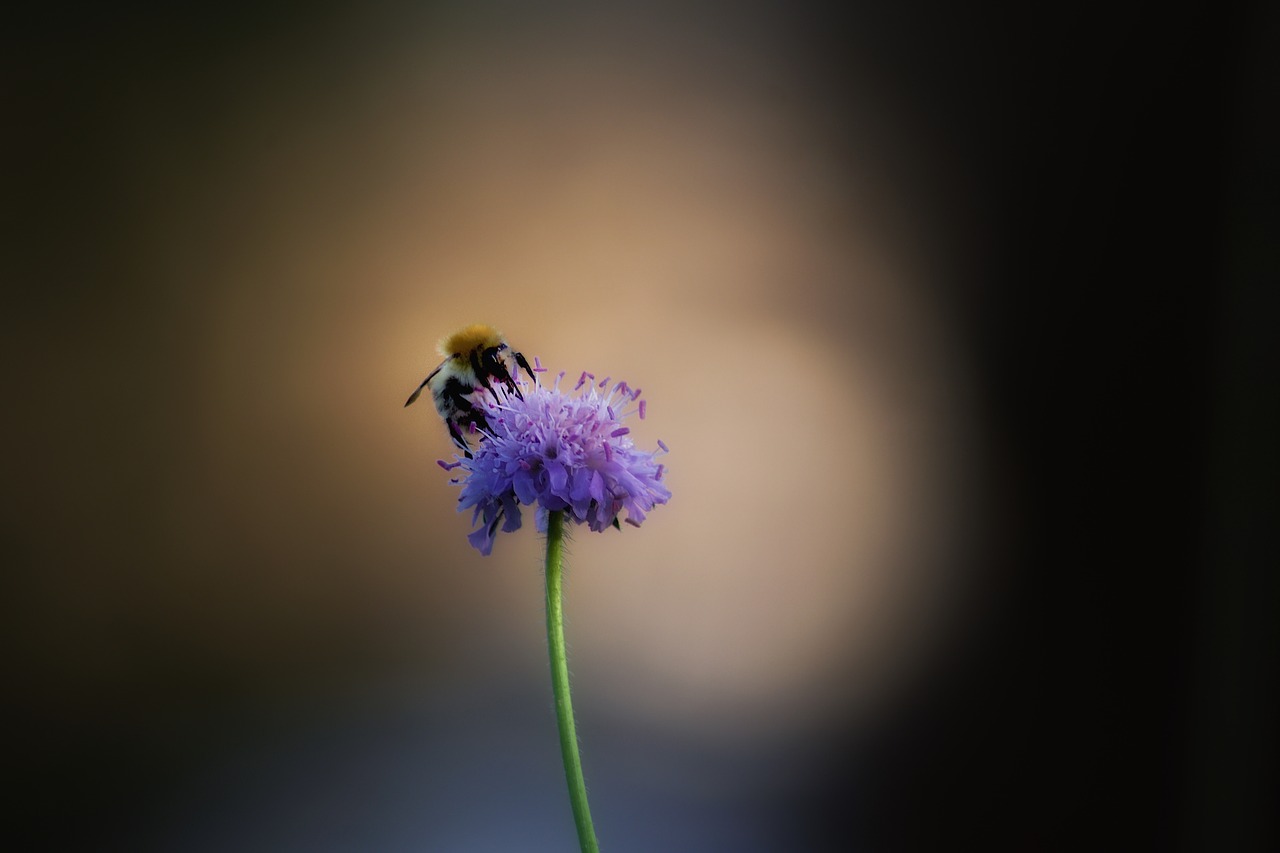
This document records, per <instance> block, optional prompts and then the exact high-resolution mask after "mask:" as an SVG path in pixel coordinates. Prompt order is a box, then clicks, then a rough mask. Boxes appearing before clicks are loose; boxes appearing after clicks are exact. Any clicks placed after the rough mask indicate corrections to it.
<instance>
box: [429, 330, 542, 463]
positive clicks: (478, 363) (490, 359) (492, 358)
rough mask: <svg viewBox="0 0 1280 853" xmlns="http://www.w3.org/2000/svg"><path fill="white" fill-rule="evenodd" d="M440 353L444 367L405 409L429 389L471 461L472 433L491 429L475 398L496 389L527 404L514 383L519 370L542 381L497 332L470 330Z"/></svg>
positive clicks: (443, 344)
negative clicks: (476, 395)
mask: <svg viewBox="0 0 1280 853" xmlns="http://www.w3.org/2000/svg"><path fill="white" fill-rule="evenodd" d="M439 350H440V354H441V355H442V356H444V361H442V362H440V366H439V367H437V368H436V369H435V370H433V371H431V373H429V374H428V375H427V378H426V379H424V380H422V384H421V385H419V386H418V387H417V389H416V390H415V391H414V392H413V393H412V394H410V395H409V399H408V400H407V401H406V402H405V405H406V406H408V405H410V404H411V403H413V401H414V400H417V399H418V395H420V394H421V393H422V389H423V388H427V387H430V388H431V396H432V397H433V398H434V399H435V403H436V411H437V412H439V413H440V417H442V418H444V423H445V426H446V427H448V428H449V437H450V438H452V439H453V443H454V444H456V445H458V447H459V448H461V449H462V452H463V453H464V454H466V455H467V456H468V457H470V456H471V447H470V445H468V444H467V438H466V436H467V433H468V432H475V431H476V430H484V429H488V426H489V425H488V423H487V422H486V421H485V417H484V412H483V411H482V410H481V408H480V407H479V406H477V405H476V403H475V401H474V399H473V398H474V395H475V394H477V393H480V392H482V391H488V392H489V393H493V389H494V386H495V385H500V386H502V387H504V388H506V389H507V391H509V392H513V393H515V395H516V396H517V397H520V398H521V399H524V395H523V394H521V393H520V389H519V387H517V385H516V380H515V377H516V376H518V375H519V372H520V369H523V370H524V372H525V373H527V374H529V378H530V379H532V380H534V381H535V382H536V381H537V379H536V378H535V377H534V375H533V370H532V369H531V368H530V367H529V362H528V361H526V360H525V357H524V356H523V355H521V354H520V353H518V352H516V351H515V350H513V349H512V348H511V347H510V346H509V345H508V344H507V342H506V341H504V340H503V339H502V335H501V334H499V333H498V330H497V329H495V328H493V327H492V326H485V325H482V324H479V323H477V324H475V325H471V326H467V327H466V328H465V329H461V330H459V331H457V332H454V333H453V334H452V335H450V336H449V337H447V338H445V339H444V340H442V341H441V342H440V346H439Z"/></svg>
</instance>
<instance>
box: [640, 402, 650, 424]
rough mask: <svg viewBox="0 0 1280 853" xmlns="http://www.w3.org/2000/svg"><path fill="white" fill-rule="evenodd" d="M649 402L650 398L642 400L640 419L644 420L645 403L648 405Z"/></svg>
mask: <svg viewBox="0 0 1280 853" xmlns="http://www.w3.org/2000/svg"><path fill="white" fill-rule="evenodd" d="M648 402H649V401H648V400H641V401H640V420H644V410H645V405H646V404H647V403H648Z"/></svg>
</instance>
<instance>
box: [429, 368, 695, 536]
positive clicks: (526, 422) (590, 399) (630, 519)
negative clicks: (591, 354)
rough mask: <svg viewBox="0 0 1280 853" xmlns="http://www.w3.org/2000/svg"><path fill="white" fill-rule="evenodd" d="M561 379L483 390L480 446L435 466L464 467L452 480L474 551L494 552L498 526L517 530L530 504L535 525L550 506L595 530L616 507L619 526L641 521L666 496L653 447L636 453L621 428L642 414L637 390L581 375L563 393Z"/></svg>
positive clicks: (608, 522) (613, 517) (612, 519)
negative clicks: (514, 389) (467, 516)
mask: <svg viewBox="0 0 1280 853" xmlns="http://www.w3.org/2000/svg"><path fill="white" fill-rule="evenodd" d="M563 378H564V374H563V373H561V374H560V376H559V377H557V379H556V381H555V383H554V384H553V385H552V386H551V387H546V386H538V387H534V388H530V387H529V386H527V385H521V386H520V393H519V394H517V393H509V392H507V391H506V390H505V389H502V388H498V389H497V390H496V391H495V393H494V394H492V395H488V394H486V395H482V397H481V400H480V402H479V403H478V405H481V406H484V407H485V409H486V420H487V421H488V424H489V428H488V430H486V431H484V433H483V435H482V437H481V440H480V442H479V447H477V448H476V450H475V452H474V455H473V456H472V457H471V458H462V459H458V458H457V457H455V460H456V461H455V462H453V463H444V462H442V463H441V466H442V467H445V468H447V469H452V468H458V467H460V468H462V469H463V470H464V471H466V474H465V476H463V477H459V478H458V479H456V480H454V482H456V483H460V484H461V486H462V495H461V496H460V497H459V499H458V509H459V510H460V511H461V510H465V509H474V513H473V516H472V523H473V524H475V523H479V528H478V529H477V530H476V531H475V532H473V533H472V534H471V535H470V536H468V537H467V539H468V540H469V541H470V542H471V544H472V545H473V546H474V547H475V548H476V549H477V550H479V551H480V553H482V554H489V553H490V552H491V551H492V550H493V542H494V539H495V538H496V537H497V534H498V530H499V527H501V530H502V531H503V532H507V533H510V532H512V531H514V530H518V529H519V528H520V524H521V514H520V506H521V505H525V506H536V507H537V512H536V523H537V528H538V530H539V531H543V532H545V531H546V529H547V513H549V512H555V511H557V510H563V511H564V512H565V517H566V518H567V519H570V520H572V521H574V522H577V523H579V524H583V523H585V524H586V525H587V527H589V528H590V529H591V530H594V531H601V530H604V529H605V528H607V527H610V526H617V523H618V520H619V515H620V513H621V512H622V511H623V510H626V514H627V517H626V519H625V520H626V522H627V523H628V524H632V525H635V526H636V527H639V526H640V523H641V522H643V521H644V519H645V515H646V513H648V512H650V511H651V510H652V509H653V508H654V506H656V505H657V504H665V503H666V502H667V501H668V500H669V499H670V497H671V492H670V491H668V490H667V487H666V486H665V485H663V483H662V475H663V470H664V466H663V465H660V464H658V463H657V462H655V461H654V459H655V457H656V456H657V455H658V452H659V451H642V450H637V449H636V447H635V443H634V442H633V441H632V440H631V438H630V436H629V433H630V432H631V430H630V428H629V427H626V426H623V424H622V422H623V421H624V420H625V419H626V418H628V417H630V416H631V415H632V414H639V415H640V417H641V418H642V419H643V418H644V415H645V409H646V406H645V403H644V401H643V400H641V399H640V389H638V388H636V389H631V388H630V387H628V385H627V383H625V382H619V383H618V384H616V385H614V386H613V387H612V388H611V389H610V388H609V387H608V385H609V381H610V379H609V378H608V377H606V378H605V379H603V380H601V381H600V382H599V383H597V382H595V381H594V380H595V377H594V376H592V375H591V374H589V373H583V374H582V376H581V377H580V378H579V379H578V383H577V385H576V386H574V388H573V390H572V391H568V392H566V391H561V390H560V381H561V379H563ZM588 380H590V382H589V383H588ZM584 386H585V387H584ZM658 444H659V446H660V447H661V449H662V452H665V451H666V445H664V444H662V442H658Z"/></svg>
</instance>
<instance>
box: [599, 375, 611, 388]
mask: <svg viewBox="0 0 1280 853" xmlns="http://www.w3.org/2000/svg"><path fill="white" fill-rule="evenodd" d="M612 378H613V377H612V376H606V377H605V378H604V379H601V380H600V387H601V388H604V387H606V386H607V385H608V384H609V380H610V379H612Z"/></svg>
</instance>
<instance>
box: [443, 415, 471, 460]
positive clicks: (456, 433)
mask: <svg viewBox="0 0 1280 853" xmlns="http://www.w3.org/2000/svg"><path fill="white" fill-rule="evenodd" d="M448 423H449V437H450V438H452V439H453V443H454V444H456V445H458V449H459V450H461V451H462V455H463V456H465V457H467V458H468V459H471V458H472V456H471V445H469V444H467V440H466V438H464V437H463V435H462V430H460V429H458V425H457V424H455V423H454V422H453V421H449V422H448Z"/></svg>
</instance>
